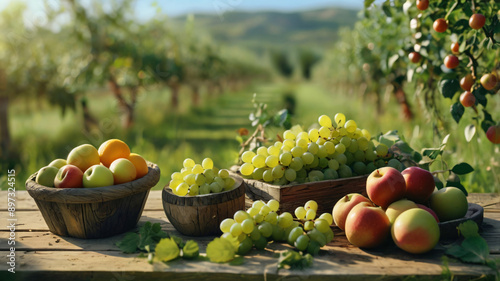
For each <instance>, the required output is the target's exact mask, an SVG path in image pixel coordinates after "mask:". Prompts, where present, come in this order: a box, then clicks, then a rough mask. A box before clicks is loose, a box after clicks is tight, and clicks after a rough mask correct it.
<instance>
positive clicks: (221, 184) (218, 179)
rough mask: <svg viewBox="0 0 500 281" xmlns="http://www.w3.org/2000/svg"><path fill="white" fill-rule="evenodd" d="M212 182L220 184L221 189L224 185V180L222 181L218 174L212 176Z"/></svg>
mask: <svg viewBox="0 0 500 281" xmlns="http://www.w3.org/2000/svg"><path fill="white" fill-rule="evenodd" d="M214 182H216V183H217V184H219V185H220V187H221V189H222V188H224V186H225V185H226V182H225V181H224V179H222V178H221V177H219V176H216V177H215V178H214Z"/></svg>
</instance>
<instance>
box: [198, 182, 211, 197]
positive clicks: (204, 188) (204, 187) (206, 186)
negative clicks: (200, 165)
mask: <svg viewBox="0 0 500 281" xmlns="http://www.w3.org/2000/svg"><path fill="white" fill-rule="evenodd" d="M198 192H199V193H200V195H203V194H209V193H210V185H209V184H208V183H204V184H202V185H200V189H199V190H198Z"/></svg>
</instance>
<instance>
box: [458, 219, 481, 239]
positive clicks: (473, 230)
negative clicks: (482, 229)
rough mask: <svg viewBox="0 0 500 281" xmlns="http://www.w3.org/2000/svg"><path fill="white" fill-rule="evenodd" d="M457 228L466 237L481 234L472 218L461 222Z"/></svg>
mask: <svg viewBox="0 0 500 281" xmlns="http://www.w3.org/2000/svg"><path fill="white" fill-rule="evenodd" d="M457 228H458V231H459V232H460V235H462V236H463V237H464V238H469V237H475V236H479V227H478V226H477V223H475V222H474V221H472V220H468V221H465V222H463V223H461V224H460V225H459V226H458V227H457Z"/></svg>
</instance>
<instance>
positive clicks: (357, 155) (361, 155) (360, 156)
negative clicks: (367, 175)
mask: <svg viewBox="0 0 500 281" xmlns="http://www.w3.org/2000/svg"><path fill="white" fill-rule="evenodd" d="M354 161H360V162H364V161H365V152H364V151H363V150H358V151H356V152H354Z"/></svg>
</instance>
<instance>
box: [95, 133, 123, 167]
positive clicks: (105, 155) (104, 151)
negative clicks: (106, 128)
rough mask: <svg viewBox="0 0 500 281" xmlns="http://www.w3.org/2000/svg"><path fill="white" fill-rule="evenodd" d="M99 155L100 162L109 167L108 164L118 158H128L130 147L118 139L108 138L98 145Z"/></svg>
mask: <svg viewBox="0 0 500 281" xmlns="http://www.w3.org/2000/svg"><path fill="white" fill-rule="evenodd" d="M98 152H99V157H100V159H101V163H102V164H103V165H104V166H106V167H108V168H109V165H111V163H113V161H115V160H116V159H118V158H128V156H129V155H130V148H129V147H128V145H127V144H126V143H125V142H123V141H121V140H119V139H110V140H107V141H105V142H103V143H102V144H101V146H99V150H98Z"/></svg>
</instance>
